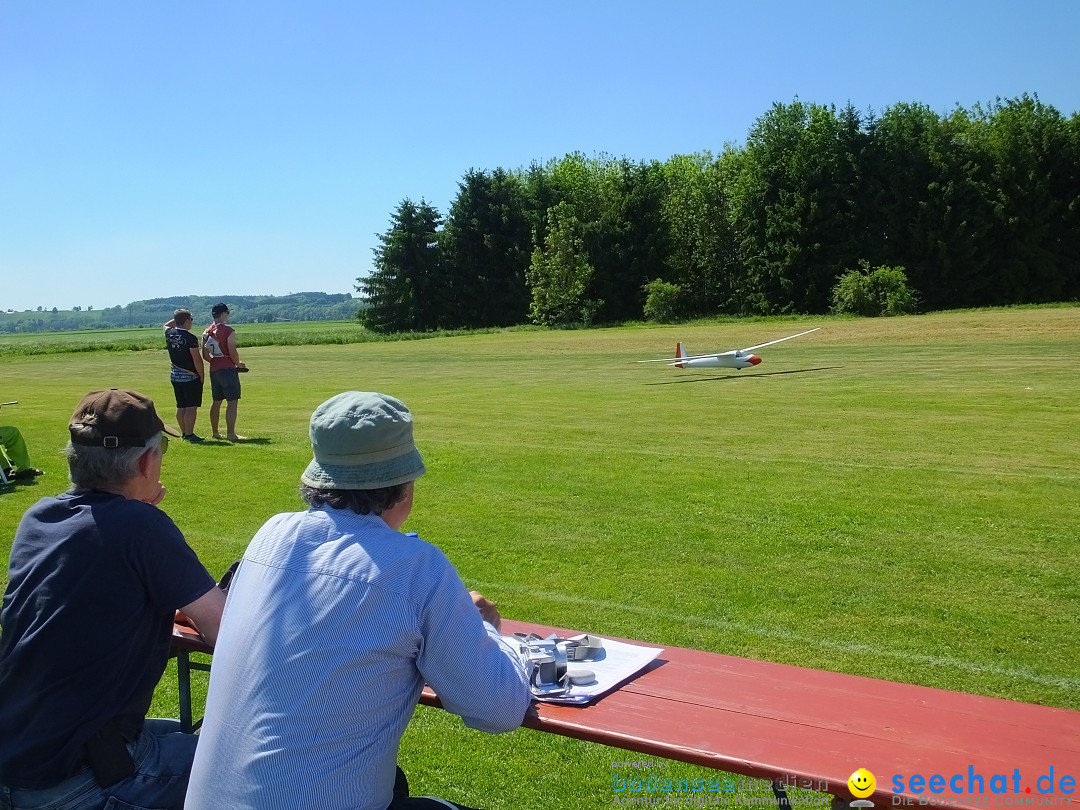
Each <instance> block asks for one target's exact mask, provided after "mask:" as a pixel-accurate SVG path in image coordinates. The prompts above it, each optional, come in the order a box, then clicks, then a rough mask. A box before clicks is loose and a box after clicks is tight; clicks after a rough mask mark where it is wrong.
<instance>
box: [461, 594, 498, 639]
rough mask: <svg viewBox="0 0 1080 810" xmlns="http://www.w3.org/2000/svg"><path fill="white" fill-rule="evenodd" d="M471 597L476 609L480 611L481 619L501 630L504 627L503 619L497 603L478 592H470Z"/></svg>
mask: <svg viewBox="0 0 1080 810" xmlns="http://www.w3.org/2000/svg"><path fill="white" fill-rule="evenodd" d="M469 596H471V597H472V601H473V604H474V605H476V609H477V610H479V611H480V618H481V619H483V620H484V621H485V622H487V623H488V624H490V625H491V626H492V627H494V628H495V629H496V630H499V629H500V628H501V627H502V617H501V616H499V609H498V607H497V606H496V605H495V603H494V602H492V601H491V600H490V599H487V598H486V597H485V596H484V595H483V594H482V593H480V592H478V591H469Z"/></svg>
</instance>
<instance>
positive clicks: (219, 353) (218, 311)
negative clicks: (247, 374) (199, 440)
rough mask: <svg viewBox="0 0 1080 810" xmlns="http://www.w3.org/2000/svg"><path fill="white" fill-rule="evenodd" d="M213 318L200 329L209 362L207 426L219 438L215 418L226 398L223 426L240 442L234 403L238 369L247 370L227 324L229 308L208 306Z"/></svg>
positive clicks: (227, 434)
mask: <svg viewBox="0 0 1080 810" xmlns="http://www.w3.org/2000/svg"><path fill="white" fill-rule="evenodd" d="M211 314H212V315H213V316H214V322H213V323H212V324H210V325H209V326H208V327H206V329H205V330H204V331H203V344H202V353H203V357H205V358H206V359H207V360H208V361H209V363H210V395H211V396H212V397H213V400H214V401H213V402H212V403H211V405H210V426H211V427H212V428H213V429H214V438H215V439H220V438H221V433H220V432H219V431H218V425H219V422H218V418H219V416H220V414H221V401H222V400H225V402H226V403H227V404H226V406H225V430H226V434H225V435H226V436H228V438H229V441H230V442H239V441H242V440H243V439H244V437H243V436H238V435H236V404H237V402H238V401H239V400H240V375H239V374H238V373H237V372H239V371H247V366H245V365H244V364H243V363H242V362H241V361H240V355H238V354H237V353H236V330H234V329H233V328H232V327H231V326H229V308H228V307H227V306H226V305H225V304H223V303H222V304H214V308H213V309H212V310H211Z"/></svg>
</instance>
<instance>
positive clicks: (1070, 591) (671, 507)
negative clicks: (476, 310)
mask: <svg viewBox="0 0 1080 810" xmlns="http://www.w3.org/2000/svg"><path fill="white" fill-rule="evenodd" d="M804 323H805V324H810V325H814V326H821V327H822V329H821V331H820V332H816V333H814V334H813V335H808V336H807V337H805V338H800V339H798V340H795V341H792V342H790V343H787V344H783V345H781V346H774V347H769V348H767V349H764V350H762V352H761V354H762V357H763V358H764V362H763V363H762V364H761V365H760V366H758V367H757V368H755V369H753V370H750V371H743V372H729V371H724V370H716V371H713V372H706V371H682V372H680V371H677V370H674V369H668V368H656V367H653V366H645V365H638V364H636V363H634V362H633V361H634V360H636V359H644V358H649V357H665V356H670V352H671V350H672V348H673V347H674V344H675V341H676V340H678V339H681V340H683V341H684V342H685V343H686V344H687V345H688V347H689V349H690V350H692V351H697V352H704V351H710V350H721V349H728V348H732V347H735V346H745V345H750V344H753V343H759V342H762V341H765V340H769V339H771V338H774V337H780V336H783V335H786V334H791V333H793V332H795V331H799V329H800V327H802V325H803V324H804ZM245 334H247V331H246V328H245V330H244V331H240V332H239V337H240V338H241V345H240V351H241V353H242V355H243V356H244V358H245V359H246V360H247V361H248V363H249V365H250V366H251V367H252V369H253V371H252V373H251V374H248V375H246V376H245V377H244V379H243V384H244V398H243V400H242V401H241V404H240V419H239V423H238V429H239V430H240V432H241V433H243V434H246V435H249V436H252V437H256V438H257V439H258V442H252V443H249V444H242V445H235V446H230V445H226V444H216V443H213V442H207V444H206V445H203V446H190V445H179V444H178V443H174V446H173V448H171V449H170V453H169V455H168V456H167V458H166V460H165V470H164V477H165V480H166V484H167V485H168V486H169V495H168V497H167V498H166V500H165V502H164V504H163V508H165V509H166V510H167V511H168V512H169V513H170V514H171V515H172V516H173V518H174V519H175V520H176V522H177V523H178V524H179V525H180V527H181V528H182V529H183V530H184V532H185V534H186V535H187V537H188V539H189V541H190V542H191V544H192V545H193V546H194V547H195V549H196V550H197V551H198V552H199V554H200V555H201V557H202V558H203V560H204V561H205V562H206V564H207V566H208V567H209V568H210V569H211V571H213V572H215V573H219V572H221V571H223V570H224V569H225V567H226V566H227V565H228V564H229V562H231V561H232V560H233V559H236V558H237V557H239V556H240V555H241V554H242V552H243V549H244V547H245V545H246V544H247V541H248V540H249V539H250V537H251V536H252V534H253V533H254V532H255V531H256V530H257V529H258V527H259V526H260V525H261V524H262V523H263V521H265V520H266V519H267V518H268V517H269V516H270V515H272V514H274V513H276V512H280V511H286V510H293V509H297V508H299V505H300V504H299V500H298V498H297V496H296V494H295V489H296V482H297V478H298V476H299V473H300V472H301V470H302V469H303V467H304V465H305V464H306V463H307V461H308V459H309V447H308V441H307V419H308V417H309V415H310V413H311V411H312V410H313V409H314V407H315V406H316V405H318V404H319V403H320V402H322V401H323V400H324V399H326V398H327V397H329V396H332V395H333V394H336V393H338V392H340V391H342V390H346V389H349V388H354V389H362V390H380V391H385V392H387V393H390V394H393V395H395V396H398V397H400V398H402V399H403V400H404V401H405V402H406V403H407V404H408V405H409V407H410V408H411V409H412V410H413V412H414V414H415V418H416V431H417V439H418V443H419V446H420V449H421V452H422V453H423V454H424V458H425V461H426V463H427V467H428V471H429V472H428V475H427V476H425V477H424V478H423V479H421V480H420V482H419V484H418V486H417V494H416V506H415V510H414V512H413V515H412V517H411V518H410V519H409V522H408V523H407V524H406V528H408V529H411V530H414V531H418V532H419V533H420V534H421V536H422V537H425V538H426V539H428V540H430V541H432V542H434V543H437V544H438V545H440V546H441V547H442V548H443V549H444V550H445V551H446V552H447V554H448V555H449V556H450V558H451V560H453V561H454V562H455V564H456V565H457V567H458V570H459V571H460V573H461V575H462V577H463V578H464V579H465V581H466V583H467V584H468V585H469V586H470V587H474V588H477V589H479V590H482V591H483V592H485V593H486V594H487V595H488V596H490V597H492V598H494V599H496V600H497V601H498V602H499V605H500V608H501V609H502V611H503V613H504V615H506V616H509V617H512V618H521V619H529V620H534V621H537V622H543V623H547V624H552V625H557V626H564V627H572V628H579V629H582V630H589V631H594V632H598V633H608V634H612V635H620V636H628V637H632V638H639V639H642V640H645V641H648V642H651V643H656V644H660V645H664V644H670V645H679V646H688V647H697V648H701V649H706V650H714V651H717V652H725V653H732V654H735V655H742V656H747V657H753V658H762V659H768V660H772V661H779V662H783V663H790V664H798V665H802V666H809V667H815V668H820V669H829V670H837V671H843V672H850V673H855V674H860V675H868V676H872V677H877V678H885V679H890V680H898V681H906V682H910V683H918V684H925V685H928V686H936V687H942V688H946V689H955V690H960V691H965V692H972V693H978V694H985V695H994V696H999V697H1007V698H1013V699H1016V700H1023V701H1030V702H1037V703H1044V704H1049V705H1055V706H1063V707H1067V708H1071V709H1080V660H1078V658H1077V656H1076V650H1077V649H1080V624H1078V623H1077V621H1076V617H1077V615H1078V612H1080V584H1078V581H1077V578H1076V572H1077V570H1080V547H1078V545H1077V542H1076V530H1077V526H1080V497H1078V493H1080V430H1078V427H1077V426H1078V425H1080V316H1078V311H1077V309H1076V308H1060V309H1046V308H1040V309H1008V310H993V311H980V312H954V313H945V314H937V315H927V316H918V317H910V318H899V319H887V320H882V319H878V320H859V319H805V320H796V321H792V320H790V319H787V320H784V321H781V322H769V321H760V322H755V323H695V324H691V325H686V326H682V327H644V326H637V327H632V328H622V329H602V330H581V331H573V332H547V331H510V332H503V333H490V334H475V335H467V336H461V337H455V338H454V339H453V340H448V339H433V340H425V341H419V342H416V341H413V342H393V343H386V342H381V343H364V344H355V345H327V346H275V347H263V348H258V347H256V348H252V347H250V346H247V347H246V346H245V345H244V342H243V338H244V337H245ZM4 368H5V374H4V387H3V390H2V391H0V399H3V400H9V399H18V400H20V405H19V406H17V407H14V408H10V409H9V408H5V409H4V410H3V412H2V416H0V419H2V420H3V421H4V422H5V423H7V422H10V423H13V424H17V425H19V426H20V427H21V428H22V430H23V432H24V433H25V434H26V436H27V438H28V440H29V442H30V445H31V451H32V453H33V455H34V460H35V463H36V464H37V465H38V466H40V467H43V468H44V469H45V470H46V471H47V472H48V475H46V476H45V477H44V478H43V479H39V482H38V483H37V484H36V485H33V486H20V487H18V488H16V489H15V490H14V491H13V492H9V493H7V494H4V495H2V496H0V526H2V527H3V528H2V536H0V552H2V553H4V554H5V555H6V552H7V551H8V549H9V548H10V544H11V539H12V536H13V534H14V528H15V524H16V522H17V520H18V517H19V515H20V514H21V513H22V511H23V510H25V509H26V507H27V506H29V504H30V503H32V502H33V501H34V500H35V499H36V498H38V497H40V496H42V495H47V494H53V493H55V492H58V491H60V490H61V489H63V488H64V481H65V466H64V462H63V458H62V456H61V454H60V448H61V447H62V446H63V443H64V441H65V438H66V423H67V419H68V417H69V416H70V413H71V410H72V409H73V408H74V406H75V403H76V402H77V401H78V399H79V397H80V396H81V395H82V394H83V393H85V392H86V391H87V390H89V389H90V388H92V387H95V386H127V387H134V388H137V389H139V390H141V391H143V392H145V393H148V394H150V395H151V396H153V397H154V399H155V400H156V401H157V402H158V404H159V406H160V410H161V411H162V413H163V415H165V416H166V417H167V418H170V417H171V415H172V408H171V403H172V399H171V388H170V386H169V382H168V375H167V371H168V362H167V359H166V355H165V352H164V350H163V349H162V350H154V351H146V352H133V353H121V354H117V353H107V352H91V353H82V354H56V355H47V356H32V357H31V356H17V355H16V356H10V357H7V358H6V359H5V360H4ZM206 424H207V417H206V414H205V409H204V412H203V413H202V414H201V416H200V426H201V427H202V428H205V426H206ZM197 677H199V676H197ZM154 711H155V712H156V713H158V714H162V715H172V716H175V715H176V697H175V683H174V676H173V674H172V670H170V672H169V674H167V675H166V677H165V679H164V680H163V682H162V686H161V687H160V689H159V693H158V697H157V700H156V703H155V707H154ZM631 758H632V757H629V756H627V755H625V754H623V753H622V752H619V751H616V750H614V749H608V748H604V747H602V746H597V745H590V744H586V743H581V742H576V741H572V740H568V739H564V738H559V737H554V736H552V735H545V734H540V733H535V732H528V731H522V732H516V733H514V734H512V735H509V736H506V735H504V736H501V737H489V736H487V735H483V734H479V733H476V732H471V731H468V730H466V729H464V728H463V727H462V725H461V723H460V721H458V720H457V719H456V718H453V717H450V716H448V715H446V714H445V713H442V712H439V711H437V710H427V709H421V710H419V711H418V713H417V717H416V718H415V720H414V722H413V724H412V725H411V726H410V731H409V733H408V734H407V736H406V739H405V742H404V744H403V750H402V762H403V764H404V766H405V767H406V770H407V772H408V773H409V775H410V778H411V780H412V781H413V782H414V784H415V787H416V788H418V789H419V790H420V791H422V792H433V793H439V792H443V793H444V794H446V795H448V796H450V797H451V798H457V799H459V800H461V801H465V802H473V803H475V804H477V805H479V806H483V807H489V808H541V807H543V808H549V807H552V806H556V807H560V808H578V807H581V808H591V807H603V806H608V805H610V804H611V801H612V798H613V793H612V791H611V778H612V774H613V773H620V774H621V775H623V776H627V775H631V774H630V773H629V772H625V771H612V765H611V764H612V763H613V762H621V761H623V760H624V759H631ZM856 764H857V763H853V767H854V766H855V765H856ZM695 774H697V775H698V776H697V777H695V776H694V775H695ZM638 775H640V774H638ZM666 775H672V776H685V777H686V778H701V775H706V776H707V774H706V772H704V771H699V770H697V769H694V768H691V767H689V766H683V765H680V764H677V763H673V764H672V766H671V768H670V769H669V770H668V772H667V774H666ZM767 793H768V791H767V789H765V790H763V791H760V792H759V795H767Z"/></svg>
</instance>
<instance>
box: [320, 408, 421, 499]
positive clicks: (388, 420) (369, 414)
mask: <svg viewBox="0 0 1080 810" xmlns="http://www.w3.org/2000/svg"><path fill="white" fill-rule="evenodd" d="M310 434H311V448H312V450H313V451H314V455H315V458H314V459H312V461H311V463H310V464H308V466H307V469H306V470H304V474H303V475H301V476H300V480H301V481H302V482H303V483H305V484H307V485H308V486H309V487H315V488H316V489H380V488H382V487H392V486H394V485H395V484H404V483H405V482H407V481H413V480H415V479H417V478H419V477H420V476H421V475H423V474H424V473H425V472H426V470H425V468H424V460H423V459H422V458H420V452H419V451H418V450H417V449H416V444H415V443H414V442H413V426H412V414H411V413H409V409H408V408H406V407H405V404H404V403H403V402H402V401H401V400H399V399H394V397H391V396H387V395H386V394H377V393H374V392H371V391H346V392H345V393H343V394H338V395H337V396H336V397H331V398H330V399H328V400H326V402H324V403H323V404H322V405H320V406H319V407H318V408H316V409H315V413H313V414H312V415H311V428H310Z"/></svg>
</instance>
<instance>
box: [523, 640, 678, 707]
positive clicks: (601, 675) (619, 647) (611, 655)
mask: <svg viewBox="0 0 1080 810" xmlns="http://www.w3.org/2000/svg"><path fill="white" fill-rule="evenodd" d="M590 635H592V637H593V638H600V640H601V641H603V643H604V653H603V657H602V658H601V659H599V660H593V661H573V662H570V663H569V664H568V667H569V669H570V671H571V672H573V671H574V670H576V669H588V670H591V671H592V672H593V673H594V674H595V675H596V680H595V681H594V682H593V683H587V684H574V685H572V686H571V687H570V689H569V690H568V691H566V692H563V693H561V694H558V695H551V696H544V697H540V696H538V695H534V696H533V699H534V700H538V701H543V702H544V703H568V704H579V705H580V704H585V703H589V702H590V701H592V700H593V699H594V698H596V697H599V696H600V695H602V694H604V693H605V692H609V691H611V690H612V689H614V688H615V687H616V686H618V685H619V684H621V683H622V682H623V681H626V680H628V679H629V678H630V677H631V676H633V675H635V674H637V673H638V672H640V671H641V670H642V669H644V668H645V667H646V666H647V665H648V664H649V662H650V661H652V660H653V659H654V658H656V656H658V655H660V653H662V652H663V651H664V649H663V648H662V647H643V646H641V645H639V644H627V643H626V642H625V641H613V640H611V639H607V638H603V637H601V636H596V635H595V634H590ZM581 638H585V635H584V634H582V635H579V636H573V639H574V640H577V639H581ZM507 641H508V642H511V643H513V642H515V641H516V639H514V638H513V637H510V636H508V637H507Z"/></svg>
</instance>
